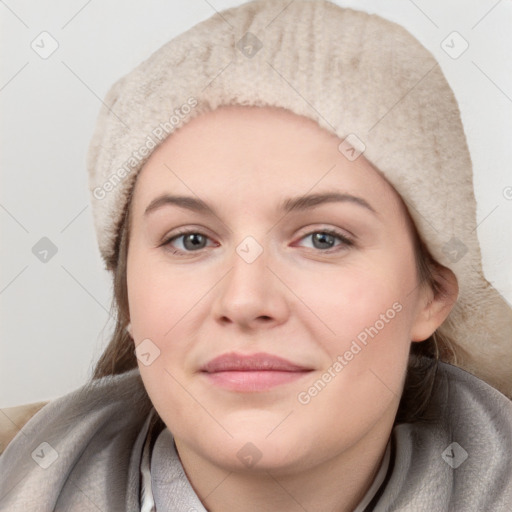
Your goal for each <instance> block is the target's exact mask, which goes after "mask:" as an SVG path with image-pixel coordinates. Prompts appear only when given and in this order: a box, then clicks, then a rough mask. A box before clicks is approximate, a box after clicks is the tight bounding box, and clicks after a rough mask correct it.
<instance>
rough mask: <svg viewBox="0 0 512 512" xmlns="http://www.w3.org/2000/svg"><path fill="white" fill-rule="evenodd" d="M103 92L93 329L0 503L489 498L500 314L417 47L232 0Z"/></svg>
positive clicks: (386, 27) (498, 482) (502, 457)
mask: <svg viewBox="0 0 512 512" xmlns="http://www.w3.org/2000/svg"><path fill="white" fill-rule="evenodd" d="M105 103H106V107H105V108H104V109H103V110H102V113H101V114H100V118H99V121H98V128H97V130H96V133H95V136H94V138H93V141H92V143H91V149H90V158H89V164H88V165H89V173H90V186H91V197H92V203H93V206H94V215H95V225H96V230H97V234H98V242H99V246H100V250H101V253H102V256H103V258H104V260H105V263H106V266H107V268H108V269H109V270H111V271H112V272H113V277H114V287H115V299H116V305H117V308H118V321H117V327H116V332H115V334H114V337H113V339H112V341H111V344H110V345H109V347H108V348H107V350H106V351H105V353H104V354H103V356H102V358H101V359H100V361H99V362H98V365H97V367H96V372H95V375H94V379H93V380H92V382H90V383H89V384H88V385H87V386H84V387H83V388H81V389H80V390H77V391H76V392H74V393H72V394H69V395H66V396H65V397H62V398H60V399H58V400H55V401H53V402H51V403H50V404H48V405H47V406H45V407H43V409H42V410H41V411H40V412H39V413H37V414H36V415H35V416H34V417H33V418H32V419H31V420H30V422H29V423H28V424H27V425H26V427H25V428H24V429H23V431H22V433H21V434H18V436H17V438H16V439H15V440H14V441H13V442H12V443H11V444H10V445H9V446H8V448H7V450H6V451H5V453H4V455H2V458H1V459H0V470H1V472H2V473H1V474H2V483H1V486H0V505H1V506H2V507H4V509H5V510H22V509H23V510H27V509H28V510H53V509H56V510H88V509H91V510H95V509H100V510H144V511H146V510H155V509H156V510H158V511H161V510H180V511H181V510H183V511H192V510H197V511H199V510H209V511H221V510H241V511H251V510H280V511H281V510H308V511H313V510H318V511H326V510H332V511H335V510H336V511H349V510H350V511H352V510H357V511H369V510H382V511H384V510H459V509H460V510H475V511H476V510H509V509H510V506H511V505H512V482H511V480H510V474H512V473H511V470H512V461H511V459H510V455H509V448H510V445H511V443H512V405H511V403H510V400H509V398H507V396H505V395H508V396H509V397H510V396H512V385H511V381H510V353H511V352H510V351H511V347H510V334H509V333H510V327H511V326H512V318H511V311H510V308H509V307H508V306H507V305H506V303H505V302H504V301H503V300H502V299H501V297H500V296H499V295H498V294H497V293H496V292H495V291H494V290H493V289H492V288H491V287H490V286H489V284H488V283H487V282H486V281H485V279H484V278H483V275H482V272H481V261H480V250H479V246H478V240H477V238H476V233H475V227H476V222H475V201H474V195H473V188H472V181H471V161H470V158H469V153H468V150H467V145H466V141H465V137H464V132H463V129H462V125H461V122H460V114H459V111H458V108H457V104H456V102H455V99H454V97H453V94H452V92H451V90H450V88H449V86H448V84H447V83H446V80H445V79H444V77H443V75H442V73H441V71H440V70H439V66H438V65H437V63H436V62H435V60H434V59H433V57H432V56H431V55H430V54H429V53H428V52H427V51H426V50H425V49H424V48H423V47H421V45H420V44H419V43H418V42H417V41H416V40H415V39H414V38H412V37H411V36H410V35H409V34H408V33H407V32H405V31H404V30H403V29H402V28H400V27H398V26H396V25H394V24H393V23H390V22H388V21H385V20H383V19H381V18H379V17H376V16H372V15H368V14H365V13H361V12H356V11H352V10H349V9H341V8H339V7H337V6H335V5H334V4H331V3H328V2H307V1H297V2H293V3H292V4H285V3H283V2H270V1H264V2H250V3H248V4H245V5H243V6H241V7H239V8H235V9H230V10H227V11H224V12H223V13H222V16H214V17H212V18H210V19H209V20H207V21H205V22H203V23H200V24H199V25H197V26H196V27H194V28H193V29H191V30H190V31H188V32H186V33H185V34H183V35H181V36H179V37H178V38H176V39H174V40H173V41H171V42H170V43H168V44H167V45H165V46H164V47H163V48H161V49H160V50H158V51H157V52H156V53H154V54H153V55H152V56H151V57H150V58H149V59H148V60H146V61H145V62H143V63H142V64H141V65H140V66H139V67H137V68H136V69H135V70H134V71H133V72H132V73H130V74H129V75H127V76H126V77H124V78H123V79H121V80H120V81H119V82H117V83H116V84H115V85H114V87H113V88H112V90H111V91H110V93H109V95H108V96H107V98H106V101H105ZM455 201H457V204H458V208H457V209H454V208H453V207H452V205H453V203H454V202H455ZM507 358H508V359H507ZM438 359H441V360H442V361H444V362H441V361H438ZM448 363H451V364H448ZM486 381H487V382H486ZM4 475H5V476H4Z"/></svg>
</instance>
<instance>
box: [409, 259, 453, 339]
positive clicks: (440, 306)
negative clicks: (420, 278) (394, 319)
mask: <svg viewBox="0 0 512 512" xmlns="http://www.w3.org/2000/svg"><path fill="white" fill-rule="evenodd" d="M434 272H435V275H434V278H435V281H436V283H437V288H438V289H437V290H433V289H432V286H431V285H430V284H429V283H425V284H423V285H422V289H421V292H420V298H419V301H418V309H417V312H416V318H415V320H414V323H413V325H412V327H411V333H410V339H411V341H424V340H426V339H428V338H429V337H430V336H432V334H433V333H434V332H435V330H436V329H437V328H438V327H439V326H440V325H441V324H442V323H443V322H444V321H445V319H446V317H447V316H448V315H449V313H450V311H451V310H452V308H453V305H454V304H455V301H456V300H457V296H458V294H459V285H458V283H457V278H456V277H455V274H454V273H453V272H452V271H451V270H450V269H449V268H446V267H443V266H442V265H437V266H436V268H435V270H434Z"/></svg>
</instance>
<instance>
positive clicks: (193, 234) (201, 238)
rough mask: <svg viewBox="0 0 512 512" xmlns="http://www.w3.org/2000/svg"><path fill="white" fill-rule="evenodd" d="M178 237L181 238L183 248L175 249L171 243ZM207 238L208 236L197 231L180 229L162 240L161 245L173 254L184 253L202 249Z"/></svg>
mask: <svg viewBox="0 0 512 512" xmlns="http://www.w3.org/2000/svg"><path fill="white" fill-rule="evenodd" d="M179 239H183V240H182V244H181V245H182V247H183V248H177V249H176V248H174V246H173V245H172V244H173V243H174V242H176V241H177V240H179ZM207 240H209V237H207V236H206V235H205V234H203V233H201V232H199V231H190V230H189V231H180V232H178V233H175V234H174V235H173V236H171V237H169V238H167V239H166V240H164V242H163V243H162V246H164V247H166V248H168V249H169V250H170V251H171V252H172V253H173V254H186V253H189V252H196V251H200V250H201V249H204V248H205V247H206V246H205V245H204V243H205V242H206V241H207Z"/></svg>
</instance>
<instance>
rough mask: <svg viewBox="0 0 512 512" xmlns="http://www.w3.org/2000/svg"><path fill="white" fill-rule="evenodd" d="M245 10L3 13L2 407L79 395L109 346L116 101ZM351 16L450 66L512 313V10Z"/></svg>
mask: <svg viewBox="0 0 512 512" xmlns="http://www.w3.org/2000/svg"><path fill="white" fill-rule="evenodd" d="M240 3H241V2H239V1H227V0H222V1H221V0H208V1H206V0H189V1H187V2H185V1H169V0H167V1H166V0H150V1H145V2H143V1H138V2H135V1H126V0H125V1H121V0H110V1H109V2H104V1H103V2H100V1H99V0H89V1H87V0H66V1H60V0H50V1H47V2H27V1H23V0H6V1H2V2H0V16H1V20H2V31H1V35H0V44H1V48H2V66H1V71H0V108H1V116H0V130H1V132H0V138H1V143H2V152H1V154H0V172H1V189H0V226H1V237H2V238H1V242H2V243H1V248H0V250H1V252H0V263H1V270H0V302H1V306H0V307H1V336H0V357H1V359H0V407H9V406H14V405H18V404H22V403H27V402H34V401H39V400H48V399H52V398H55V397H57V396H60V395H62V394H65V393H67V392H69V391H71V390H72V389H74V388H77V387H79V386H80V385H82V384H83V383H84V382H85V380H86V379H87V377H88V376H89V375H90V374H91V372H92V366H93V363H94V362H95V361H96V359H97V358H98V357H99V355H100V353H101V351H102V349H103V348H104V347H105V345H106V343H107V341H108V338H109V333H110V332H111V329H112V322H110V323H109V322H108V319H109V315H108V311H109V308H110V302H111V291H112V290H111V283H110V277H109V275H108V274H107V272H106V271H104V270H103V265H102V262H101V259H100V256H99V251H98V249H97V247H96V239H95V235H94V232H93V223H92V215H91V208H90V206H89V197H88V191H87V176H86V171H85V154H86V151H87V147H88V144H89V140H90V137H91V135H92V131H93V128H94V124H95V120H96V116H97V114H98V111H99V107H100V104H101V100H102V99H103V98H104V95H105V93H106V92H107V90H108V88H109V87H110V85H111V84H112V83H113V82H114V81H115V80H117V79H118V78H119V77H120V76H121V75H123V74H125V73H127V72H129V71H130V70H131V69H132V68H134V67H135V66H136V65H137V64H138V63H139V62H141V61H142V60H143V59H145V58H147V57H148V56H149V54H150V53H152V52H153V51H154V50H156V49H157V48H159V47H160V46H161V45H163V44H164V43H165V42H167V41H168V40H169V39H171V38H172V37H174V36H175V35H177V34H179V33H181V32H183V31H184V30H186V29H188V28H190V27H191V26H193V25H195V24H196V23H197V22H199V21H201V20H203V19H206V18H208V17H210V16H211V15H212V14H214V12H215V10H222V9H224V8H226V7H231V6H234V5H239V4H240ZM337 3H339V4H340V5H345V6H350V7H354V8H358V9H361V10H367V11H370V12H375V13H377V14H380V15H381V16H384V17H386V18H389V19H391V20H393V21H396V22H398V23H400V24H401V25H403V26H405V27H406V28H407V29H408V30H409V31H410V32H411V33H412V34H413V35H415V36H416V37H417V38H418V39H419V40H420V41H421V42H422V43H423V44H424V45H425V46H426V47H427V48H428V49H429V50H430V51H431V52H432V53H433V54H434V55H435V56H436V58H437V59H438V61H439V63H440V65H441V67H442V69H443V71H444V72H445V74H446V76H447V79H448V81H449V82H450V84H451V86H452V87H453V89H454V91H455V94H456V96H457V98H458V100H459V103H460V106H461V111H462V117H463V122H464V125H465V129H466V133H467V136H468V142H469V147H470V150H471V155H472V158H473V162H474V169H475V187H476V196H477V201H478V221H479V227H478V236H479V239H480V241H481V244H482V246H483V247H482V250H483V256H484V270H485V274H486V277H487V279H488V280H489V281H490V282H491V283H492V284H493V285H494V286H495V287H496V288H497V289H498V290H499V291H500V292H501V293H502V295H504V296H505V298H506V299H507V300H508V301H509V302H510V303H512V264H511V256H510V255H511V254H512V229H511V228H510V221H511V220H512V170H511V164H512V143H511V141H512V137H511V136H512V59H510V57H509V56H510V51H511V50H512V31H511V30H510V27H511V26H512V3H511V2H510V1H509V0H471V1H467V0H451V1H447V0H414V1H413V0H387V1H385V2H383V1H382V0H381V1H378V0H352V1H351V0H340V1H338V2H337ZM454 31H455V32H457V33H458V35H457V34H455V35H454V34H453V32H454ZM42 32H47V34H42V35H41V33H42ZM447 38H448V39H447ZM443 41H445V43H442V42H443ZM442 45H443V46H444V49H443V47H442ZM466 45H468V47H467V49H466V50H465V51H464V52H463V53H461V52H462V50H464V48H465V47H466ZM459 54H460V55H459ZM453 207H454V208H457V204H456V202H455V203H454V205H453ZM43 237H46V238H48V239H49V240H50V241H51V242H50V243H49V242H48V241H47V240H44V241H40V240H41V239H42V238H43ZM36 244H39V245H36ZM34 246H35V247H36V249H33V248H34ZM41 247H43V248H44V249H45V250H47V251H48V253H47V255H45V257H46V261H41V260H40V259H39V258H40V257H41V254H40V251H38V250H37V249H40V248H41ZM38 254H39V257H38V256H37V255H38Z"/></svg>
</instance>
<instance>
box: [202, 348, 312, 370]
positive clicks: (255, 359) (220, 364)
mask: <svg viewBox="0 0 512 512" xmlns="http://www.w3.org/2000/svg"><path fill="white" fill-rule="evenodd" d="M308 370H311V368H307V367H305V366H302V365H299V364H296V363H293V362H292V361H288V360H287V359H284V358H282V357H278V356H274V355H272V354H266V353H264V352H259V353H257V354H249V355H247V354H236V353H234V352H231V353H229V354H222V355H220V356H218V357H215V358H214V359H212V360H211V361H209V362H208V363H206V364H205V365H204V366H202V367H201V371H203V372H207V373H217V372H230V371H231V372H233V371H238V372H243V371H246V372H248V371H280V372H300V371H308Z"/></svg>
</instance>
